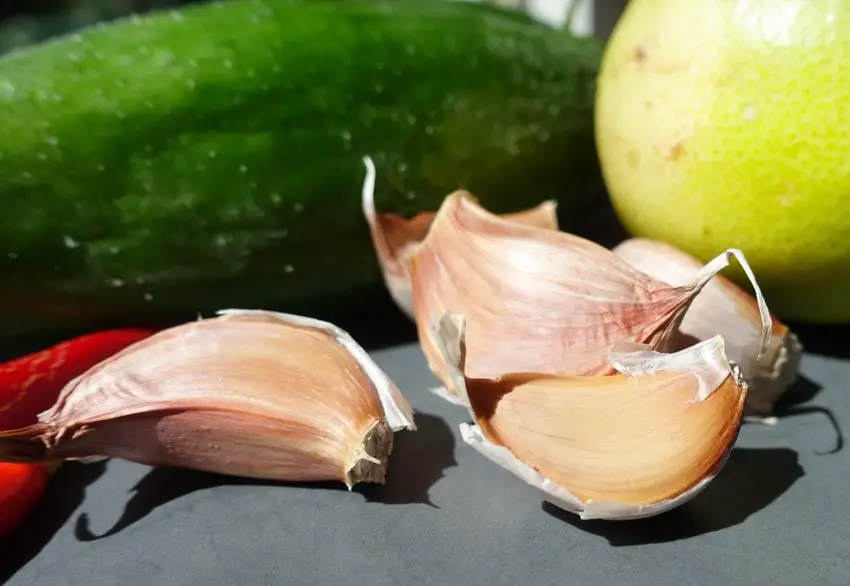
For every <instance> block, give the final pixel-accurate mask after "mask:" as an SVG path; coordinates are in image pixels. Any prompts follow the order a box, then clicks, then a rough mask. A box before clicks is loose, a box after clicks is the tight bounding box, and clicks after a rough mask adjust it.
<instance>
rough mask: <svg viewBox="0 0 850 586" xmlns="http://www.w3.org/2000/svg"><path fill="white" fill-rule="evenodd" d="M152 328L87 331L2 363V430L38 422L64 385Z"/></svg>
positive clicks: (0, 380) (0, 413)
mask: <svg viewBox="0 0 850 586" xmlns="http://www.w3.org/2000/svg"><path fill="white" fill-rule="evenodd" d="M152 333H153V330H144V329H121V330H104V331H102V332H97V333H94V334H86V335H84V336H79V337H77V338H73V339H71V340H68V341H65V342H62V343H61V344H56V345H55V346H51V347H50V348H47V349H46V350H42V351H40V352H35V353H33V354H28V355H27V356H23V357H21V358H18V359H15V360H12V361H11V362H7V363H5V364H0V429H17V428H19V427H25V426H27V425H30V424H32V423H35V422H36V421H37V417H36V416H37V415H38V414H39V413H41V412H42V411H45V410H46V409H48V408H49V407H50V406H51V405H53V403H54V401H56V398H57V397H58V395H59V392H60V391H61V390H62V388H63V387H64V386H65V385H66V384H67V383H68V382H70V381H71V380H73V379H75V378H77V377H78V376H80V375H81V374H83V373H84V372H86V371H87V370H88V369H89V368H91V367H92V366H94V365H96V364H98V363H99V362H102V361H103V360H106V359H107V358H109V357H110V356H112V355H113V354H115V353H116V352H118V351H120V350H123V349H124V348H126V347H127V346H129V345H130V344H133V343H134V342H138V341H139V340H142V339H144V338H146V337H148V336H149V335H151V334H152Z"/></svg>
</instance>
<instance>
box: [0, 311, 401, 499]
mask: <svg viewBox="0 0 850 586" xmlns="http://www.w3.org/2000/svg"><path fill="white" fill-rule="evenodd" d="M415 428H416V427H415V425H414V421H413V411H412V409H411V407H410V405H409V403H408V402H407V400H406V399H405V398H404V397H403V396H402V394H401V393H400V392H399V390H398V389H397V388H396V386H395V385H394V384H393V383H392V381H391V380H390V379H389V378H388V377H387V376H386V374H384V373H383V372H382V371H381V369H380V368H379V367H378V366H377V365H376V364H375V363H374V362H373V361H372V359H371V358H369V356H368V354H367V353H366V351H365V350H364V349H363V348H361V347H360V346H359V345H358V344H357V343H356V342H355V341H354V340H353V339H352V338H351V336H350V335H348V334H347V333H346V332H344V331H343V330H341V329H340V328H338V327H336V326H334V325H332V324H330V323H327V322H323V321H319V320H315V319H310V318H306V317H300V316H295V315H289V314H282V313H273V312H268V311H259V310H225V311H222V312H220V313H219V316H218V317H215V318H211V319H203V320H199V321H196V322H192V323H188V324H184V325H180V326H177V327H174V328H171V329H168V330H164V331H161V332H159V333H157V334H155V335H153V336H151V337H150V338H147V339H146V340H143V341H141V342H139V343H137V344H134V345H132V346H130V347H128V348H127V349H125V350H123V351H122V352H119V353H118V354H116V355H114V356H113V357H111V358H109V359H107V360H105V361H104V362H102V363H100V364H99V365H97V366H95V367H93V368H92V369H90V370H89V371H88V372H86V373H85V374H83V375H82V376H81V377H79V378H77V379H76V380H74V381H72V382H71V383H69V384H68V385H67V386H66V387H65V388H64V389H63V390H62V392H61V394H60V395H59V398H58V399H57V401H56V403H55V404H54V405H53V406H52V407H51V408H50V409H48V410H47V411H45V412H44V413H42V414H40V415H39V423H37V424H35V425H33V426H30V427H27V428H24V429H21V430H16V431H11V432H6V433H2V434H0V460H13V461H34V460H53V459H86V460H91V459H92V458H93V457H99V456H101V457H116V458H124V459H127V460H131V461H134V462H139V463H142V464H148V465H153V466H175V467H183V468H191V469H196V470H203V471H207V472H215V473H220V474H228V475H233V476H243V477H248V478H262V479H273V480H282V481H332V480H339V481H342V482H344V483H345V484H346V485H347V486H348V487H349V488H351V487H352V486H353V485H354V484H356V483H358V482H376V483H382V482H384V480H385V474H386V468H387V461H388V458H389V455H390V452H391V451H392V445H393V432H394V431H397V430H401V429H411V430H412V429H415Z"/></svg>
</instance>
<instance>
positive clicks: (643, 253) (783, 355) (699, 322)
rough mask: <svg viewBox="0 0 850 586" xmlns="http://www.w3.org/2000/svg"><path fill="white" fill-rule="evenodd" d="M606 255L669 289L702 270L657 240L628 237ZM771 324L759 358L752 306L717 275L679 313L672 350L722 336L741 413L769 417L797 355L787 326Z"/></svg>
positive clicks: (757, 319) (758, 326)
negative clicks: (743, 394)
mask: <svg viewBox="0 0 850 586" xmlns="http://www.w3.org/2000/svg"><path fill="white" fill-rule="evenodd" d="M612 250H613V252H614V254H616V255H617V256H618V257H620V258H622V259H623V260H625V261H626V262H628V263H629V264H630V265H632V266H633V267H635V268H636V269H638V270H640V271H643V272H644V273H646V274H648V275H651V276H653V277H655V278H656V279H660V280H662V281H664V282H665V283H668V284H670V285H674V286H675V285H683V284H685V283H688V282H689V281H690V280H691V279H693V278H694V276H695V275H696V274H697V273H698V272H699V270H700V269H701V267H702V265H701V264H700V262H699V261H698V260H697V259H695V258H693V257H692V256H690V255H688V254H686V253H685V252H683V251H681V250H679V249H678V248H675V247H674V246H671V245H669V244H666V243H664V242H659V241H657V240H650V239H645V238H632V239H629V240H626V241H624V242H622V243H620V244H619V245H617V246H616V247H615V248H613V249H612ZM772 321H773V324H772V328H771V334H772V339H771V341H770V343H769V344H768V345H767V347H766V348H765V349H764V353H763V355H762V357H761V359H759V358H758V356H759V347H760V343H761V336H762V331H763V324H762V318H761V315H760V313H759V306H758V301H757V299H756V298H754V297H753V296H752V295H750V294H749V293H747V292H745V291H744V290H743V289H741V288H740V287H738V286H737V285H736V284H735V283H733V282H732V281H730V280H729V279H727V278H725V277H724V276H722V275H718V276H717V277H716V278H715V279H713V280H712V281H711V282H710V283H707V284H706V286H705V287H704V288H703V290H702V291H700V293H699V294H698V295H697V296H696V297H695V298H694V300H693V303H692V304H691V307H690V309H689V310H688V311H687V313H685V316H684V318H683V319H682V323H681V325H680V326H679V330H680V331H681V333H682V334H683V336H682V339H681V342H680V344H679V345H678V347H679V348H681V347H684V346H686V345H688V344H690V343H692V342H693V341H694V340H706V339H708V338H710V337H712V336H715V335H718V334H719V335H721V336H723V338H724V340H725V341H726V352H727V353H728V355H729V358H730V359H731V360H733V361H734V362H735V363H737V364H738V365H739V366H740V367H741V372H742V373H743V375H744V378H745V379H746V381H747V385H748V386H749V393H748V396H747V406H746V414H747V415H755V416H769V415H770V414H771V413H772V412H773V407H774V405H775V404H776V401H777V400H778V399H779V397H780V396H781V395H782V394H783V393H784V392H785V391H787V390H788V388H789V387H790V386H791V385H792V384H793V383H794V381H795V380H796V378H797V374H798V370H799V366H800V360H801V357H802V351H803V347H802V344H801V343H800V341H799V340H798V339H797V336H795V335H794V333H793V332H791V331H790V330H789V329H788V326H786V325H785V324H783V323H782V322H781V321H779V320H777V319H776V317H775V316H772Z"/></svg>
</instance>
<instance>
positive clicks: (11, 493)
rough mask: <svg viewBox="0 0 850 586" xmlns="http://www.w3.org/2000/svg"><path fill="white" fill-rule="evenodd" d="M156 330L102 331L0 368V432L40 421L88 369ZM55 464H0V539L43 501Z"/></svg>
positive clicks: (2, 365) (16, 360)
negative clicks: (47, 410)
mask: <svg viewBox="0 0 850 586" xmlns="http://www.w3.org/2000/svg"><path fill="white" fill-rule="evenodd" d="M153 332H154V330H144V329H121V330H105V331H102V332H97V333H94V334H87V335H84V336H79V337H77V338H73V339H71V340H68V341H66V342H62V343H61V344H57V345H55V346H51V347H50V348H47V349H46V350H42V351H41V352H36V353H34V354H28V355H27V356H23V357H21V358H18V359H15V360H12V361H11V362H7V363H5V364H0V429H17V428H19V427H25V426H27V425H30V424H33V423H36V422H37V421H38V414H39V413H41V412H42V411H45V410H46V409H48V408H49V407H50V406H51V405H53V403H54V402H55V401H56V398H57V397H58V396H59V392H60V391H61V390H62V388H63V387H64V386H65V385H66V384H67V383H69V382H70V381H72V380H73V379H75V378H77V377H78V376H80V375H81V374H83V373H84V372H86V371H87V370H88V369H89V368H91V367H92V366H95V365H96V364H98V363H99V362H102V361H103V360H106V359H107V358H109V357H110V356H112V355H113V354H115V353H117V352H119V351H121V350H123V349H124V348H126V347H127V346H129V345H130V344H133V343H135V342H138V341H139V340H142V339H144V338H147V337H148V336H150V335H151V334H152V333H153ZM57 467H58V466H57V465H55V464H18V463H12V462H0V539H2V538H3V536H5V535H6V534H7V533H9V532H10V531H12V529H14V528H15V527H17V526H18V524H20V522H21V521H23V520H24V518H25V517H26V516H27V515H28V514H29V513H30V511H31V510H32V509H33V507H34V506H35V505H36V503H38V502H39V500H41V497H42V496H43V494H44V491H45V489H46V487H47V480H48V478H49V476H50V475H51V474H52V473H53V471H55V470H56V468H57Z"/></svg>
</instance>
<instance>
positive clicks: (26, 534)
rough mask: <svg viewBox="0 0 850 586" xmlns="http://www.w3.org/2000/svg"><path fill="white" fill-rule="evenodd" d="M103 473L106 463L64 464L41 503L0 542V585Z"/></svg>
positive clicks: (62, 521) (49, 536)
mask: <svg viewBox="0 0 850 586" xmlns="http://www.w3.org/2000/svg"><path fill="white" fill-rule="evenodd" d="M105 470H106V462H103V461H101V462H94V463H91V464H80V463H78V462H67V463H65V464H63V465H62V467H61V468H60V469H59V470H58V471H57V472H56V474H55V475H54V476H53V478H52V479H51V481H50V483H49V484H48V487H47V491H46V493H45V494H44V497H43V498H42V500H41V502H40V503H39V504H38V505H37V506H36V508H35V509H33V511H32V513H30V515H29V516H28V517H27V519H26V522H24V523H22V524H21V526H20V527H19V528H18V529H16V530H15V531H14V532H13V533H11V534H9V535H8V536H7V537H6V539H4V541H3V554H2V555H0V583H5V582H6V581H8V580H9V579H10V578H11V577H12V576H14V575H15V574H16V573H17V572H18V571H19V570H20V569H21V568H22V567H24V566H25V565H26V564H27V563H29V561H30V560H32V559H33V558H34V557H35V556H36V555H38V553H39V552H40V551H41V550H42V549H43V548H44V546H45V545H47V543H48V542H50V540H51V539H52V538H53V536H54V535H55V534H56V532H57V531H59V529H61V528H62V526H63V525H65V523H67V522H68V520H69V519H70V518H71V517H72V515H73V514H74V513H75V512H76V510H77V508H78V507H79V506H80V505H81V504H82V502H83V500H84V499H85V495H86V488H87V487H88V486H89V485H91V484H92V483H93V482H94V481H95V480H97V479H98V478H100V476H101V475H102V474H103V473H104V471H105Z"/></svg>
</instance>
